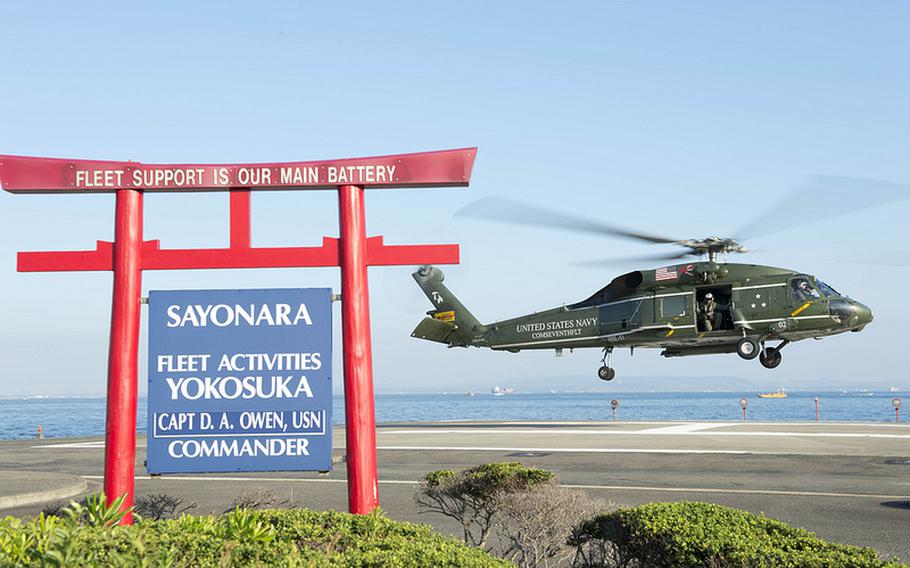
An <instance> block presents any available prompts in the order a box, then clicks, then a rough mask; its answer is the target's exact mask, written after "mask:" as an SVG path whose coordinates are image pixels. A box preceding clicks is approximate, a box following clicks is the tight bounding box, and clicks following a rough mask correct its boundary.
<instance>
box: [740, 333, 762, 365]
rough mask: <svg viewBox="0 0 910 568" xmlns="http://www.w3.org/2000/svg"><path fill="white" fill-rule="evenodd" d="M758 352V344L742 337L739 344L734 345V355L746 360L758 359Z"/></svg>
mask: <svg viewBox="0 0 910 568" xmlns="http://www.w3.org/2000/svg"><path fill="white" fill-rule="evenodd" d="M759 351H760V349H759V348H758V342H756V341H755V340H754V339H750V338H748V337H743V338H742V339H740V340H739V343H737V344H736V354H737V355H739V356H740V357H742V358H743V359H746V360H751V359H755V358H756V357H758V352H759Z"/></svg>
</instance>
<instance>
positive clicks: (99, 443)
mask: <svg viewBox="0 0 910 568" xmlns="http://www.w3.org/2000/svg"><path fill="white" fill-rule="evenodd" d="M32 447H33V448H89V449H96V448H104V441H103V440H95V441H92V442H72V443H70V444H41V445H40V446H32Z"/></svg>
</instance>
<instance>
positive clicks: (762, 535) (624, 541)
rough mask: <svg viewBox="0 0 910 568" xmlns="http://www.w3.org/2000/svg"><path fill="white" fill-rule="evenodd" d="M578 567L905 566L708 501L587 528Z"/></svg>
mask: <svg viewBox="0 0 910 568" xmlns="http://www.w3.org/2000/svg"><path fill="white" fill-rule="evenodd" d="M571 544H573V545H575V546H576V547H577V548H578V552H579V554H578V555H577V557H576V565H579V566H603V565H606V563H607V562H608V561H609V562H611V563H616V564H619V565H627V564H632V565H635V564H638V565H641V566H649V567H650V566H653V567H681V568H688V567H701V566H711V567H718V568H719V567H727V566H729V567H734V566H735V567H750V568H752V567H768V568H770V567H793V568H797V567H799V568H835V567H844V568H872V567H876V568H885V567H888V568H891V567H893V568H898V567H905V566H906V565H904V564H901V563H900V562H898V561H896V560H891V561H885V560H881V559H880V558H879V557H878V556H877V555H876V553H875V551H874V550H872V549H871V548H860V547H856V546H849V545H844V544H832V543H828V542H825V541H823V540H821V539H819V538H817V537H816V536H815V535H814V534H813V533H811V532H809V531H806V530H803V529H800V528H796V527H793V526H790V525H788V524H786V523H783V522H781V521H777V520H774V519H769V518H767V517H765V516H762V515H754V514H752V513H748V512H746V511H741V510H739V509H732V508H730V507H722V506H720V505H713V504H709V503H697V502H687V501H683V502H678V503H649V504H647V505H642V506H640V507H633V508H629V509H619V510H617V511H614V512H612V513H607V514H603V515H600V516H598V517H595V518H594V519H592V520H590V521H587V522H586V523H584V524H582V526H581V527H580V528H579V529H578V531H577V533H576V534H575V535H574V536H573V538H572V542H571Z"/></svg>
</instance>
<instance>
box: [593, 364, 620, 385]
mask: <svg viewBox="0 0 910 568" xmlns="http://www.w3.org/2000/svg"><path fill="white" fill-rule="evenodd" d="M597 377H598V378H599V379H600V380H602V381H612V380H613V378H614V377H616V370H615V369H612V368H610V367H607V366H606V365H604V366H603V367H601V368H600V369H597Z"/></svg>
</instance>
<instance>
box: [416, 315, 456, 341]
mask: <svg viewBox="0 0 910 568" xmlns="http://www.w3.org/2000/svg"><path fill="white" fill-rule="evenodd" d="M457 329H458V326H457V325H455V324H454V323H450V322H447V321H441V320H438V319H435V318H423V320H422V321H421V322H420V323H419V324H417V327H416V328H414V331H412V332H411V337H416V338H418V339H426V340H427V341H436V342H438V343H445V344H449V343H450V341H449V340H450V338H451V337H452V335H453V334H454V333H455V331H456V330H457Z"/></svg>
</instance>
